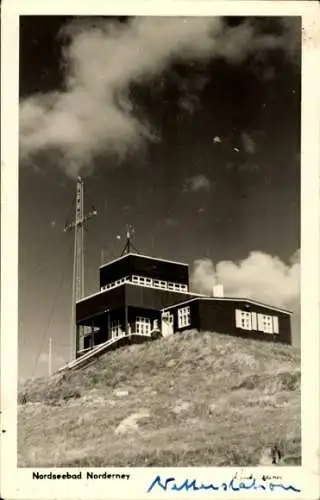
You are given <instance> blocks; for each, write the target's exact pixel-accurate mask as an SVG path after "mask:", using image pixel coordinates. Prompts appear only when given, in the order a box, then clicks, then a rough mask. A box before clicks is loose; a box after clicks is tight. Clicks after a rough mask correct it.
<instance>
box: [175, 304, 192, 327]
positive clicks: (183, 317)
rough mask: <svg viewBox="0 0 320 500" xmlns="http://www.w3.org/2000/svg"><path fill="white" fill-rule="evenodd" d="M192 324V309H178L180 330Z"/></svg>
mask: <svg viewBox="0 0 320 500" xmlns="http://www.w3.org/2000/svg"><path fill="white" fill-rule="evenodd" d="M190 324H191V318H190V307H189V306H188V307H182V308H181V309H178V328H184V327H185V326H189V325H190Z"/></svg>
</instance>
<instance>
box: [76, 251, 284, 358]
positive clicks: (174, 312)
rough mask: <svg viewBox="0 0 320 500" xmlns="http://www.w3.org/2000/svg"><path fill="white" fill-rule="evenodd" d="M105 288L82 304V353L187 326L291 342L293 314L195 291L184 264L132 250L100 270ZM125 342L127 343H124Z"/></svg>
mask: <svg viewBox="0 0 320 500" xmlns="http://www.w3.org/2000/svg"><path fill="white" fill-rule="evenodd" d="M99 278H100V280H99V281H100V283H99V285H100V289H99V291H98V292H97V293H95V294H93V295H91V296H88V297H85V298H84V299H82V300H80V301H78V302H77V304H76V327H77V328H76V331H77V333H76V357H79V356H81V355H83V354H85V353H87V352H88V351H90V350H92V349H94V348H96V347H97V346H99V345H102V344H104V343H107V342H109V343H110V341H111V340H112V339H114V340H115V341H117V340H120V339H122V340H123V339H131V340H132V339H133V338H134V339H135V340H140V341H141V339H143V338H145V339H150V338H152V337H153V336H154V335H163V336H166V335H171V334H173V333H174V332H179V331H183V330H186V329H190V328H192V329H196V330H199V331H214V332H217V333H226V334H230V335H236V336H247V337H251V338H258V339H261V340H271V341H274V342H282V343H286V344H291V325H290V312H289V311H285V310H283V309H279V308H274V307H271V306H267V305H265V304H261V303H259V302H256V301H253V300H248V299H241V298H239V299H234V298H225V297H222V296H221V295H222V294H221V289H219V293H218V295H219V296H216V297H207V296H204V295H200V294H195V293H192V292H190V289H189V268H188V265H187V264H183V263H180V262H173V261H167V260H163V259H156V258H153V257H148V256H144V255H139V254H133V253H128V254H126V255H124V256H122V257H120V258H118V259H116V260H114V261H111V262H109V263H107V264H105V265H103V266H101V267H100V269H99ZM121 343H123V342H121Z"/></svg>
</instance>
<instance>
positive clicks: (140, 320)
mask: <svg viewBox="0 0 320 500" xmlns="http://www.w3.org/2000/svg"><path fill="white" fill-rule="evenodd" d="M135 331H136V333H140V334H141V335H150V333H151V319H150V318H145V317H143V316H137V317H136V321H135Z"/></svg>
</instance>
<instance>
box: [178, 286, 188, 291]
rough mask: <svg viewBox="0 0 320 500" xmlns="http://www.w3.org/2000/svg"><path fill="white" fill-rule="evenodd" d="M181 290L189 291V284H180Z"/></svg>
mask: <svg viewBox="0 0 320 500" xmlns="http://www.w3.org/2000/svg"><path fill="white" fill-rule="evenodd" d="M180 288H181V291H182V292H187V291H188V286H187V285H180Z"/></svg>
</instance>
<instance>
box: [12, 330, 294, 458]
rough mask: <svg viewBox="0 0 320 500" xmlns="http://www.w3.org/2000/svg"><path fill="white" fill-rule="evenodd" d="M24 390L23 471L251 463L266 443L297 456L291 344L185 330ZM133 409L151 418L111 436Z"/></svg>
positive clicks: (21, 409) (21, 420)
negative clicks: (136, 427) (282, 344)
mask: <svg viewBox="0 0 320 500" xmlns="http://www.w3.org/2000/svg"><path fill="white" fill-rule="evenodd" d="M120 389H121V390H127V391H128V394H127V395H124V394H125V392H124V393H122V395H121V394H120V393H119V390H120ZM23 395H24V398H23V399H24V404H21V405H20V406H19V440H18V446H19V450H18V455H19V466H22V467H31V466H43V467H45V466H95V467H102V466H107V465H108V466H156V465H158V466H204V465H207V466H222V465H224V466H227V465H229V466H231V465H242V466H245V465H257V464H259V461H260V458H261V452H262V449H263V448H264V447H269V446H272V445H273V444H277V445H278V446H280V447H282V449H283V451H284V453H285V462H284V463H285V464H300V461H301V454H300V353H299V351H298V350H296V349H294V348H292V347H288V346H281V345H275V344H272V343H264V342H259V341H251V340H249V339H239V338H234V337H230V336H225V335H217V334H212V333H208V334H199V333H196V332H187V333H185V334H183V335H175V336H174V337H171V338H167V339H159V340H156V341H154V342H151V343H147V344H143V345H133V346H130V347H125V348H120V349H118V350H116V351H114V352H111V353H109V354H106V355H104V356H103V357H101V358H100V359H98V360H97V361H96V362H95V363H94V364H92V365H91V366H89V367H87V368H86V369H84V370H83V371H79V372H74V373H73V374H70V375H68V377H67V379H66V380H62V379H61V377H55V378H53V379H52V380H51V382H50V383H49V384H48V382H47V381H45V380H37V381H33V382H29V383H28V384H27V385H26V386H25V388H24V389H23ZM21 396H22V395H21V393H20V400H21ZM26 400H27V402H25V401H26ZM137 412H149V415H150V416H149V417H146V418H144V419H141V420H139V422H138V425H139V428H138V429H136V430H135V431H131V432H126V433H124V434H117V433H116V432H115V430H116V429H117V427H118V425H119V424H120V422H121V421H123V420H124V419H125V418H127V417H128V416H130V415H132V414H133V413H137Z"/></svg>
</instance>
